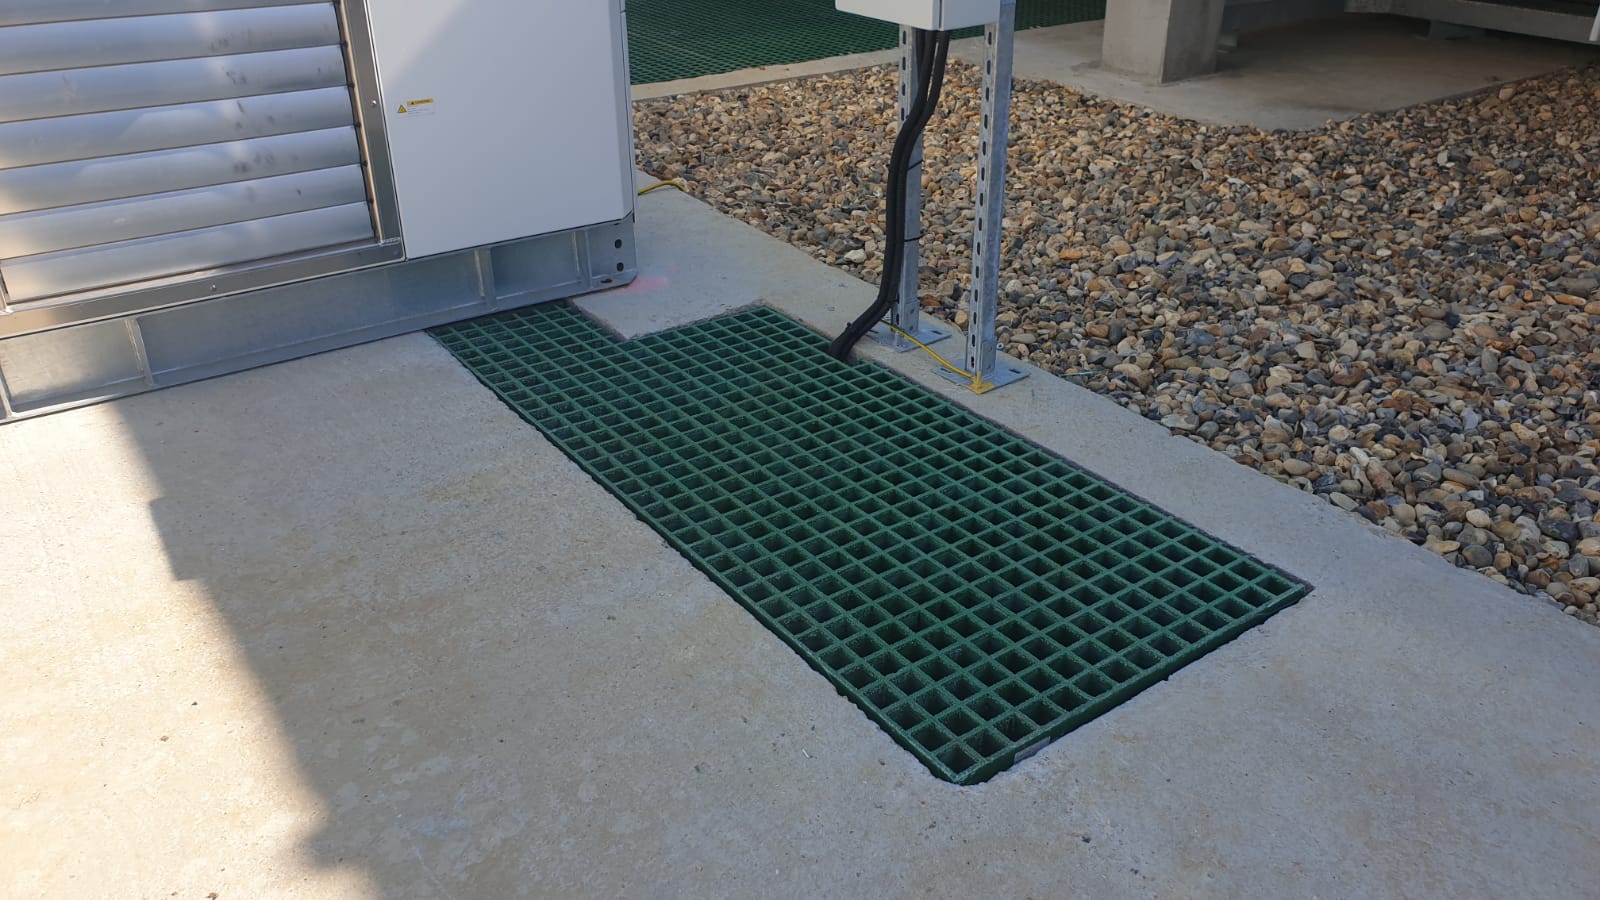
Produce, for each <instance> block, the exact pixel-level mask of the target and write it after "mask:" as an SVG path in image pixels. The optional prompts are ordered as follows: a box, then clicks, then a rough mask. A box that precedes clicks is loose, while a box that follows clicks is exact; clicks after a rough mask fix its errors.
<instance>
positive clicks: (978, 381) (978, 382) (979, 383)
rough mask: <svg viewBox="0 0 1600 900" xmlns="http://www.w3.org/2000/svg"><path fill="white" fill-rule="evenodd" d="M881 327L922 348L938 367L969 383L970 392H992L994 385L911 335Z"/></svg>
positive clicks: (891, 326)
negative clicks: (936, 362) (970, 383)
mask: <svg viewBox="0 0 1600 900" xmlns="http://www.w3.org/2000/svg"><path fill="white" fill-rule="evenodd" d="M883 325H884V327H885V328H887V329H889V330H890V331H892V332H894V333H895V334H898V335H900V336H901V337H903V338H905V339H906V340H908V341H910V342H911V343H913V344H916V345H917V346H918V347H920V348H922V352H924V353H926V354H928V355H929V356H931V357H933V358H934V359H935V360H937V361H938V363H939V365H941V366H944V367H945V368H946V369H949V370H950V371H952V372H954V373H956V374H957V375H960V376H961V377H962V378H965V379H967V380H969V381H971V382H972V392H973V393H974V394H987V393H988V392H989V391H992V390H994V385H992V384H989V383H988V382H986V381H984V380H983V378H982V377H981V376H978V375H974V374H972V373H971V372H968V371H967V370H966V369H963V368H961V367H960V366H958V365H956V364H955V363H953V362H951V361H950V360H948V359H945V358H944V357H942V356H940V355H939V354H938V352H937V351H935V350H934V349H933V348H932V347H929V346H928V345H927V344H924V343H923V342H921V341H919V340H917V339H916V338H915V337H913V336H912V335H910V334H907V333H906V332H905V331H903V330H901V329H899V328H896V327H894V326H893V325H890V324H889V323H888V322H885V323H883Z"/></svg>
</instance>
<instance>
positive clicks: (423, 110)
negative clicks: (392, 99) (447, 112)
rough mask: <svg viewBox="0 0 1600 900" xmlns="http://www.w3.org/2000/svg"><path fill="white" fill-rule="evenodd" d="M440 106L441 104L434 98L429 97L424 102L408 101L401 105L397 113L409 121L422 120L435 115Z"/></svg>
mask: <svg viewBox="0 0 1600 900" xmlns="http://www.w3.org/2000/svg"><path fill="white" fill-rule="evenodd" d="M438 106H439V104H438V103H436V102H434V99H433V98H432V97H427V98H424V99H422V100H407V101H406V102H404V103H402V104H400V108H399V109H398V110H396V112H397V113H399V114H400V115H402V116H405V117H406V118H408V119H411V118H421V117H422V116H431V115H433V114H434V112H435V111H436V110H437V109H438Z"/></svg>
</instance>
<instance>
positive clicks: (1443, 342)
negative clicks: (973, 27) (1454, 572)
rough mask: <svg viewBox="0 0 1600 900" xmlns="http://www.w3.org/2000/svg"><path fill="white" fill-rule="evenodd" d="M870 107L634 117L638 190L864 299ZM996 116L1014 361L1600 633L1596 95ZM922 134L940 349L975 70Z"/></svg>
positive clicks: (673, 107)
mask: <svg viewBox="0 0 1600 900" xmlns="http://www.w3.org/2000/svg"><path fill="white" fill-rule="evenodd" d="M893 90H894V77H893V73H892V72H891V71H889V70H886V69H872V70H864V71H858V72H852V73H844V74H840V75H832V76H824V77H820V78H814V79H807V80H802V81H797V82H787V83H780V84H771V85H764V86H757V87H751V88H743V89H737V90H730V91H724V92H719V93H711V94H698V95H688V96H682V97H672V98H665V99H662V100H658V101H652V102H647V103H641V104H639V106H638V109H637V128H638V136H639V153H640V157H641V165H642V167H643V168H645V169H646V170H647V171H649V172H652V173H654V174H657V175H660V176H663V177H682V178H685V179H687V180H688V181H689V183H690V185H691V186H692V188H693V189H694V191H695V193H696V194H697V195H698V196H700V197H701V198H703V199H704V200H706V201H708V202H710V203H711V204H713V205H714V206H715V207H717V208H718V209H720V210H722V211H723V212H725V213H727V214H729V215H732V216H735V217H737V218H739V219H741V220H744V221H746V222H749V223H751V224H753V225H756V226H758V227H760V228H762V229H764V230H766V231H768V232H770V233H772V234H774V235H777V236H778V237H781V238H783V239H785V240H787V241H789V242H791V243H793V244H795V245H797V246H799V247H802V248H804V249H806V250H808V251H809V252H811V253H812V254H813V255H815V256H816V257H817V258H819V259H822V260H825V261H827V262H829V263H831V264H833V265H837V266H840V267H842V268H845V269H847V270H849V271H851V272H852V273H854V274H856V275H859V276H861V277H863V278H866V279H868V280H873V281H875V280H877V277H878V275H879V272H880V266H881V257H880V253H879V250H880V247H879V244H880V242H881V240H882V234H883V232H882V226H883V222H882V179H883V172H884V168H885V166H886V164H887V161H888V153H889V149H890V144H891V141H892V136H893V130H894V127H895V122H894V112H893V108H892V98H893V96H894V95H893ZM1017 91H1018V92H1017V97H1016V104H1015V114H1014V123H1015V124H1014V128H1013V137H1012V165H1011V181H1010V189H1009V197H1008V201H1009V206H1008V215H1007V219H1006V222H1005V236H1006V248H1005V254H1006V270H1005V273H1004V275H1003V276H1002V284H1003V286H1004V287H1003V290H1002V299H1001V312H1000V316H999V322H1000V336H1001V339H1002V341H1003V343H1004V345H1005V349H1006V350H1007V351H1008V352H1010V353H1012V354H1015V355H1016V356H1019V357H1025V358H1027V359H1029V360H1031V361H1033V362H1035V363H1037V364H1039V365H1041V366H1044V367H1045V368H1047V369H1049V370H1051V371H1053V372H1056V373H1058V374H1062V375H1069V376H1072V377H1074V378H1075V380H1077V381H1079V382H1080V383H1081V384H1083V385H1084V386H1085V387H1088V388H1090V389H1092V390H1095V391H1097V392H1099V393H1102V394H1105V395H1107V396H1109V397H1111V398H1113V399H1115V400H1116V401H1117V402H1119V403H1121V404H1123V405H1124V406H1127V407H1129V408H1131V409H1135V410H1138V411H1139V412H1140V413H1141V414H1143V415H1144V416H1146V417H1147V418H1150V419H1154V420H1157V421H1159V422H1161V423H1162V424H1163V425H1165V426H1167V427H1168V428H1169V429H1171V430H1172V431H1174V432H1175V433H1178V434H1182V435H1185V436H1188V437H1189V438H1191V439H1192V440H1196V441H1199V442H1201V443H1204V444H1206V445H1208V446H1210V447H1212V448H1214V449H1216V450H1218V451H1221V452H1223V453H1226V454H1228V455H1229V456H1231V457H1233V458H1234V459H1235V460H1237V461H1238V462H1239V463H1241V464H1243V465H1247V466H1250V467H1252V468H1255V469H1259V470H1260V471H1262V472H1264V473H1266V474H1268V475H1271V476H1273V477H1276V478H1278V479H1280V480H1282V481H1285V482H1288V483H1291V484H1293V485H1295V486H1297V487H1299V488H1301V489H1302V490H1305V491H1309V492H1313V493H1315V494H1316V495H1318V496H1321V497H1324V498H1326V499H1327V500H1328V501H1329V502H1331V503H1334V504H1336V505H1338V506H1339V507H1341V508H1343V509H1346V510H1348V511H1349V512H1350V513H1351V514H1353V515H1359V516H1362V517H1364V518H1366V519H1367V520H1369V521H1370V522H1373V523H1374V524H1376V525H1378V526H1380V527H1382V528H1385V529H1387V530H1389V531H1391V532H1394V533H1396V534H1399V535H1403V536H1405V537H1406V538H1409V539H1410V540H1412V541H1414V542H1416V543H1418V544H1422V545H1424V546H1427V547H1429V548H1431V549H1433V550H1434V551H1436V552H1438V553H1440V554H1441V555H1443V556H1445V557H1446V558H1447V559H1449V560H1450V561H1452V562H1454V563H1456V564H1458V565H1461V566H1466V567H1470V568H1474V569H1478V570H1479V571H1481V572H1483V573H1484V574H1485V575H1487V576H1488V577H1490V578H1493V579H1495V580H1496V581H1500V582H1502V583H1505V584H1508V585H1511V586H1512V587H1515V588H1518V589H1520V590H1523V591H1526V592H1529V593H1538V594H1543V595H1547V596H1549V597H1551V598H1553V599H1554V600H1555V602H1557V603H1558V604H1560V605H1561V606H1562V607H1563V608H1564V609H1565V611H1566V612H1567V613H1568V614H1570V615H1573V616H1576V617H1578V618H1581V619H1585V620H1587V621H1589V622H1597V621H1600V616H1597V615H1596V612H1597V608H1596V603H1597V598H1600V461H1597V460H1596V455H1597V452H1600V441H1597V440H1596V430H1597V428H1600V242H1597V240H1596V238H1597V236H1600V201H1597V199H1596V183H1597V181H1600V70H1597V69H1583V70H1577V71H1566V72H1561V73H1558V74H1555V75H1552V76H1549V77H1545V78H1541V79H1535V80H1531V81H1526V82H1522V83H1519V84H1516V85H1512V86H1508V87H1504V88H1496V89H1492V90H1490V91H1488V92H1486V93H1482V94H1475V95H1471V96H1466V97H1462V98H1458V99H1454V100H1450V101H1446V102H1442V103H1438V104H1433V105H1428V106H1422V107H1416V108H1412V109H1406V110H1402V111H1398V112H1393V113H1384V114H1377V115H1370V116H1365V117H1362V118H1359V119H1356V120H1354V121H1349V122H1343V123H1330V124H1329V125H1327V126H1324V127H1323V128H1320V129H1316V130H1312V131H1304V132H1270V133H1269V132H1263V131H1259V130H1254V129H1250V128H1236V127H1217V126H1207V125H1202V124H1199V123H1195V122H1191V121H1186V120H1183V119H1178V118H1173V117H1170V116H1166V115H1162V114H1158V113H1153V112H1150V111H1148V110H1144V109H1140V108H1137V107H1131V106H1127V105H1123V104H1119V103H1115V102H1109V101H1105V100H1100V99H1097V98H1094V97H1090V96H1087V95H1084V94H1080V93H1077V92H1075V91H1073V90H1071V89H1068V88H1064V87H1061V86H1058V85H1053V84H1046V83H1029V82H1019V84H1018V86H1017ZM941 113H942V115H941V116H940V117H939V118H938V119H936V120H935V122H934V124H933V125H932V126H931V128H930V131H929V134H928V138H927V148H928V168H927V171H926V173H925V175H924V185H925V189H926V193H927V204H928V216H927V236H926V238H925V241H924V253H923V258H924V266H923V269H922V279H921V287H922V292H923V304H924V306H925V308H926V309H928V310H929V311H930V312H931V313H932V314H934V315H937V316H940V317H942V318H946V319H948V320H952V321H955V322H956V323H957V324H958V325H959V324H964V322H965V317H966V313H965V310H964V309H962V308H961V307H962V303H961V299H962V297H963V296H964V292H965V290H966V288H967V283H968V278H967V275H966V271H967V268H968V265H969V260H968V258H969V252H968V249H967V248H968V237H969V235H970V232H971V228H972V220H971V208H972V193H973V189H972V184H973V178H974V173H975V169H976V160H975V154H976V150H977V147H976V138H975V135H976V131H977V128H976V123H975V122H974V119H975V118H976V117H977V115H978V101H977V78H976V71H975V70H973V69H971V68H970V67H966V66H961V67H959V68H956V69H954V70H953V71H952V77H951V83H950V84H949V86H948V88H947V91H946V100H945V103H944V104H943V108H942V110H941ZM1085 373H1087V374H1085Z"/></svg>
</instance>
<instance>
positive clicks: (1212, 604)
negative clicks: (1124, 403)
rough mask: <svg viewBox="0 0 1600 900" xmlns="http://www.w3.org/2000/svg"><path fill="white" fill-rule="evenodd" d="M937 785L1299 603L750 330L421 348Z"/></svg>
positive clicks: (999, 445) (1008, 444)
mask: <svg viewBox="0 0 1600 900" xmlns="http://www.w3.org/2000/svg"><path fill="white" fill-rule="evenodd" d="M434 334H435V335H436V336H437V337H438V338H439V340H440V341H441V342H443V343H444V345H445V346H446V347H447V348H449V350H450V351H451V352H452V353H454V354H455V355H456V357H457V358H458V359H460V360H461V361H462V362H463V363H464V364H466V366H467V367H468V368H470V369H471V370H472V371H473V372H474V373H475V374H476V375H477V376H478V378H479V379H481V380H482V381H483V382H484V383H485V384H487V385H488V386H489V387H490V388H491V389H493V390H494V391H495V392H496V393H497V394H499V395H500V397H501V398H502V399H503V400H505V402H506V403H507V404H509V405H510V406H511V407H512V408H513V409H515V410H516V411H517V412H518V413H520V414H521V415H522V416H523V417H524V418H525V419H527V420H528V421H529V422H531V423H533V424H534V425H535V426H536V427H538V428H539V430H540V431H542V432H544V434H545V435H547V436H548V437H549V438H550V440H552V441H553V442H554V443H555V444H556V445H557V446H559V447H560V448H561V449H562V450H563V451H565V452H566V453H567V454H568V455H570V456H571V457H572V458H573V459H574V460H576V461H577V462H578V463H579V464H580V465H582V466H583V467H584V469H586V470H587V471H588V472H589V473H590V474H592V475H593V476H594V477H595V478H596V479H597V480H598V481H599V482H600V483H601V484H603V485H605V486H606V488H607V489H609V490H610V491H611V492H612V493H614V494H615V495H616V496H617V497H618V498H620V499H621V500H622V501H623V502H624V503H626V504H627V505H628V506H629V507H631V508H632V509H633V510H634V512H636V513H637V514H638V515H639V516H640V517H641V518H642V519H643V520H644V521H646V522H648V523H649V524H650V525H652V526H653V527H654V528H655V529H656V530H657V531H658V532H660V533H661V535H662V536H663V537H665V538H666V539H667V541H668V542H669V543H671V544H672V545H673V546H674V547H675V548H677V549H678V550H679V551H680V552H682V553H683V554H684V555H685V556H687V557H688V558H689V559H690V560H691V561H692V562H693V563H694V564H695V565H696V566H697V567H698V568H699V569H700V570H701V571H703V572H705V573H706V574H707V575H709V576H710V577H711V578H712V579H713V580H714V581H716V582H717V584H719V585H720V586H721V587H722V588H724V589H725V590H726V591H727V592H728V593H729V594H731V595H732V596H733V597H735V598H736V599H737V600H738V601H739V602H740V603H741V604H743V605H744V607H745V608H746V609H748V610H749V611H750V612H751V613H752V614H753V615H755V616H756V618H757V619H759V620H760V621H761V623H762V624H763V625H765V626H766V627H768V628H770V629H772V631H774V632H775V633H777V634H778V635H779V636H780V637H782V638H783V639H784V640H785V641H786V642H787V643H788V644H789V645H790V646H791V647H793V648H794V649H795V651H796V652H798V653H799V654H800V655H801V656H802V657H804V658H805V659H806V661H807V662H809V663H810V664H811V666H812V667H813V668H815V669H816V670H817V671H819V672H821V673H822V674H823V675H825V676H827V678H828V679H829V680H830V681H832V682H833V683H834V685H835V686H837V687H838V688H839V690H840V691H841V692H842V693H844V694H845V696H847V697H849V698H850V699H851V700H853V701H854V702H855V703H856V704H857V705H858V706H860V707H861V708H862V709H863V710H864V711H866V713H867V715H868V716H870V717H871V718H872V719H873V720H874V721H876V722H877V723H878V724H879V725H881V726H882V727H883V728H884V729H885V730H887V731H888V732H889V733H890V734H891V735H893V736H894V738H895V740H897V741H899V742H900V743H901V744H902V745H903V746H904V747H905V748H906V749H907V750H909V751H911V752H912V753H913V754H915V755H916V757H917V758H918V759H920V760H921V761H922V762H923V763H924V764H926V765H927V766H928V768H929V769H931V770H932V771H933V773H934V774H935V775H937V776H938V777H940V778H943V779H946V780H948V781H953V782H956V783H958V784H973V783H976V782H979V781H983V780H985V779H987V778H989V777H991V776H992V775H994V774H995V773H996V772H999V771H1001V770H1003V769H1006V768H1008V767H1010V766H1011V765H1012V763H1013V762H1015V760H1016V759H1017V757H1018V756H1019V755H1024V756H1025V755H1027V754H1028V753H1029V752H1031V751H1032V750H1034V749H1036V748H1037V747H1038V746H1039V745H1041V744H1042V743H1043V742H1046V741H1048V740H1050V739H1052V738H1056V737H1060V736H1061V735H1063V734H1065V733H1066V732H1068V731H1071V730H1072V729H1074V728H1076V727H1078V726H1079V725H1082V724H1083V723H1085V722H1087V721H1089V720H1090V719H1093V718H1094V717H1096V716H1098V715H1100V714H1101V713H1103V712H1105V711H1106V710H1109V709H1111V708H1112V707H1114V706H1116V705H1118V704H1119V703H1122V702H1123V701H1125V700H1127V699H1128V698H1129V697H1132V696H1133V695H1134V694H1136V693H1138V692H1139V691H1141V690H1143V689H1144V688H1145V687H1147V686H1148V685H1150V684H1152V683H1154V682H1156V681H1159V680H1161V679H1163V678H1166V677H1167V676H1169V675H1171V674H1172V673H1173V672H1174V671H1176V670H1177V669H1179V668H1181V667H1182V666H1184V665H1186V664H1188V663H1190V662H1192V661H1194V660H1195V659H1197V658H1199V657H1200V656H1202V655H1204V654H1205V653H1207V652H1209V651H1211V650H1213V649H1215V648H1216V647H1218V646H1220V645H1221V644H1223V643H1225V642H1226V641H1228V640H1230V639H1231V638H1233V637H1235V636H1236V635H1238V634H1239V633H1241V632H1243V631H1244V630H1246V629H1248V628H1250V627H1251V626H1253V625H1255V624H1258V623H1260V622H1261V621H1262V620H1264V619H1265V618H1267V617H1268V616H1269V615H1271V614H1272V613H1273V612H1275V611H1277V610H1279V609H1281V608H1282V607H1284V606H1286V605H1288V604H1290V603H1292V602H1294V601H1295V600H1298V599H1299V598H1300V597H1301V596H1303V595H1304V594H1305V593H1306V591H1307V590H1308V588H1307V587H1306V586H1304V585H1302V584H1300V583H1298V582H1296V581H1294V580H1292V579H1290V578H1289V577H1287V576H1286V575H1284V574H1282V573H1280V572H1278V571H1276V570H1274V569H1272V568H1269V567H1268V566H1266V565H1264V564H1262V563H1260V562H1258V561H1256V560H1254V559H1252V558H1250V557H1249V556H1246V555H1244V554H1243V553H1240V552H1239V551H1237V550H1235V549H1233V548H1231V547H1228V546H1227V545H1225V544H1221V543H1219V542H1218V541H1216V540H1215V539H1213V538H1211V537H1208V536H1207V535H1205V534H1204V533H1202V532H1200V531H1199V530H1197V529H1196V528H1194V527H1193V526H1191V525H1188V524H1186V523H1184V522H1182V521H1180V520H1178V519H1176V518H1173V517H1172V516H1171V515H1169V514H1167V513H1165V512H1162V511H1161V510H1159V509H1157V508H1155V507H1153V506H1151V505H1150V504H1148V503H1146V502H1144V501H1143V500H1140V499H1138V498H1137V497H1134V496H1132V495H1131V494H1128V493H1127V492H1125V491H1123V490H1121V489H1119V488H1117V487H1114V486H1112V485H1110V484H1107V483H1105V482H1103V481H1100V480H1099V479H1097V478H1095V477H1094V476H1093V475H1090V474H1089V473H1087V472H1085V471H1083V470H1082V469H1079V468H1077V467H1075V466H1073V465H1071V464H1070V463H1068V462H1066V461H1064V460H1062V459H1061V458H1060V457H1057V456H1054V455H1052V454H1050V453H1048V452H1046V451H1045V450H1043V449H1041V448H1040V447H1038V446H1036V445H1034V444H1031V443H1029V442H1027V441H1025V440H1023V439H1021V438H1019V437H1017V436H1015V435H1013V434H1010V433H1009V432H1006V431H1004V430H1002V429H1000V428H999V427H997V426H995V425H994V424H992V423H990V422H987V421H985V420H983V419H980V418H978V417H977V416H975V415H973V414H972V413H970V412H968V411H966V410H964V409H962V408H961V407H959V406H956V405H955V404H952V403H949V402H948V401H945V400H943V399H941V398H939V397H936V396H935V395H933V394H930V393H928V392H927V391H925V390H923V389H922V388H920V387H918V386H916V385H914V384H912V383H910V382H909V381H906V380H905V379H903V378H901V377H900V376H898V375H896V374H894V373H892V372H890V371H888V370H887V369H883V368H881V367H878V366H875V365H856V366H846V365H843V364H841V363H838V362H835V361H834V360H832V359H830V358H829V357H828V356H827V355H826V354H825V353H824V349H825V347H826V342H825V341H824V340H823V339H822V338H820V337H818V336H817V335H816V334H814V333H812V332H811V331H808V330H807V329H806V328H805V327H803V326H801V325H799V324H798V323H795V322H793V321H791V320H789V319H786V318H784V317H783V316H781V315H779V314H777V313H776V312H773V311H771V310H765V309H758V310H752V311H749V312H745V313H740V314H738V315H734V316H729V317H726V318H722V319H718V320H715V321H712V322H708V323H705V324H702V325H696V326H693V327H689V328H684V329H680V330H678V331H673V332H668V333H665V334H659V335H653V336H651V337H647V338H642V339H640V340H636V341H630V342H626V343H620V342H617V341H616V340H614V339H612V338H611V337H610V336H608V335H607V334H606V333H605V332H603V331H602V330H601V329H600V328H599V327H598V326H596V325H595V324H593V323H592V322H590V321H589V320H587V319H585V318H583V317H582V316H581V315H579V314H577V313H576V312H573V311H572V310H570V309H567V308H564V307H559V306H550V307H540V308H535V309H531V310H522V311H517V312H510V313H504V314H501V315H497V316H493V317H490V318H486V319H479V320H477V321H473V322H465V323H461V324H458V325H451V326H447V327H444V328H441V329H437V330H435V332H434Z"/></svg>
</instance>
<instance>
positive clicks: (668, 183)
mask: <svg viewBox="0 0 1600 900" xmlns="http://www.w3.org/2000/svg"><path fill="white" fill-rule="evenodd" d="M662 188H677V189H678V190H680V191H683V192H684V193H685V194H687V193H689V186H688V185H687V184H684V183H683V179H682V178H668V179H666V180H665V181H658V182H656V183H655V184H652V185H650V186H649V187H647V188H645V189H644V190H642V191H640V192H639V196H641V197H643V196H644V195H645V194H648V193H650V192H651V191H659V190H661V189H662Z"/></svg>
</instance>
